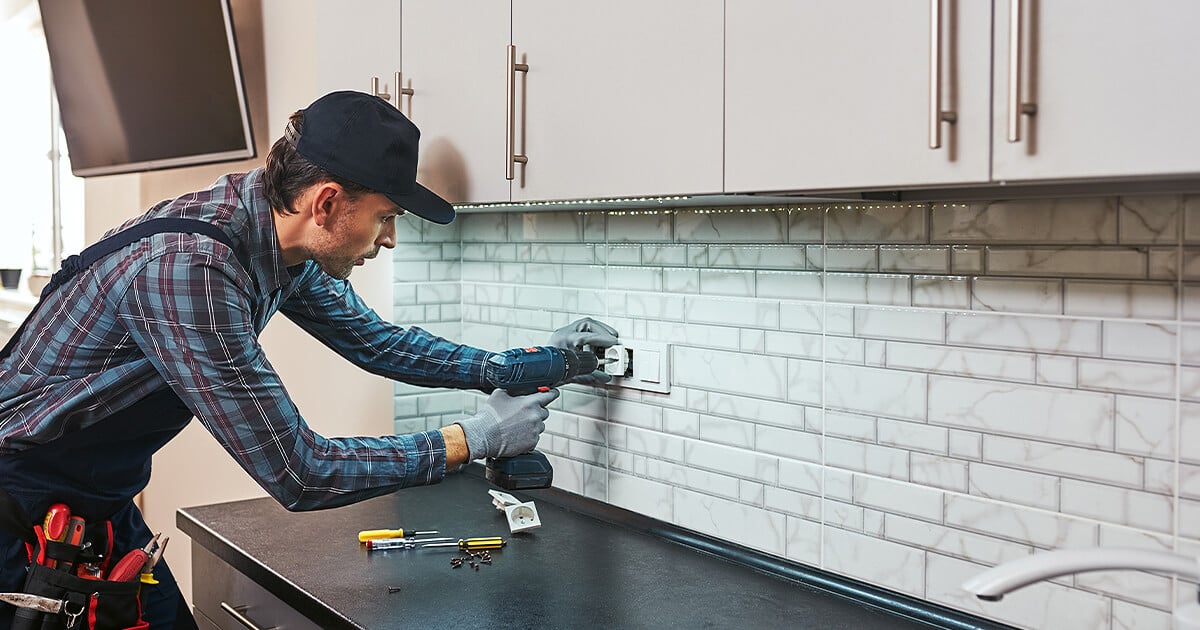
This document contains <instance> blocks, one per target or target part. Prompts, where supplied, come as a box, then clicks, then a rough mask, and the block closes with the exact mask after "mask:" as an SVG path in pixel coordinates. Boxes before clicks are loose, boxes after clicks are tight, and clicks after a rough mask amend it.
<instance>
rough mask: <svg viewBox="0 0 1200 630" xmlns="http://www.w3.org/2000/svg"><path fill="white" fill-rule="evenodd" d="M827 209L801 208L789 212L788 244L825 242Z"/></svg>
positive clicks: (817, 207)
mask: <svg viewBox="0 0 1200 630" xmlns="http://www.w3.org/2000/svg"><path fill="white" fill-rule="evenodd" d="M824 225H825V208H824V207H823V206H800V207H798V208H792V209H791V210H789V211H788V242H790V243H820V242H822V241H824V240H825V237H824V234H825V232H824Z"/></svg>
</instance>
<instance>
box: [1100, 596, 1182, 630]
mask: <svg viewBox="0 0 1200 630" xmlns="http://www.w3.org/2000/svg"><path fill="white" fill-rule="evenodd" d="M1171 626H1172V624H1171V613H1169V612H1165V611H1162V610H1154V609H1153V608H1147V607H1145V606H1138V605H1137V604H1131V603H1129V602H1124V601H1121V600H1119V599H1114V600H1112V630H1171Z"/></svg>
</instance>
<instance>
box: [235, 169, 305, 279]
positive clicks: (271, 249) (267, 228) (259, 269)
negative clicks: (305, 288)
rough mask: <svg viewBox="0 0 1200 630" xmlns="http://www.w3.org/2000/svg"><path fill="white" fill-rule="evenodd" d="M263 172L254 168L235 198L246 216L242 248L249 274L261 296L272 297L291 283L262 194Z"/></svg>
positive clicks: (273, 221)
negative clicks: (244, 242) (248, 229)
mask: <svg viewBox="0 0 1200 630" xmlns="http://www.w3.org/2000/svg"><path fill="white" fill-rule="evenodd" d="M263 171H264V169H263V168H256V169H254V170H252V171H250V172H249V173H246V177H245V178H244V179H243V180H242V182H241V184H240V185H239V186H238V196H239V197H241V199H242V203H243V204H245V207H246V210H247V211H248V212H249V214H250V231H249V234H248V239H247V242H246V244H245V247H246V250H247V251H246V253H247V254H248V255H249V257H250V261H251V262H250V266H251V270H250V273H251V275H252V276H253V277H254V281H255V284H257V285H258V287H259V290H260V291H262V292H263V293H273V292H274V291H276V290H278V289H281V288H283V287H285V286H287V285H289V284H291V282H292V275H291V274H289V273H288V269H287V264H285V263H284V261H283V250H282V249H281V248H280V247H279V236H278V234H276V232H275V214H274V211H273V210H271V204H270V203H268V202H267V198H266V196H265V195H264V193H263Z"/></svg>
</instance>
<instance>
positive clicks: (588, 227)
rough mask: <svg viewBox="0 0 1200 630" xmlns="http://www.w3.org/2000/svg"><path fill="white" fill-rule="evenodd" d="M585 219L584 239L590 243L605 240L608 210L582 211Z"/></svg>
mask: <svg viewBox="0 0 1200 630" xmlns="http://www.w3.org/2000/svg"><path fill="white" fill-rule="evenodd" d="M579 215H580V217H581V219H582V221H583V240H584V241H585V242H588V243H599V242H603V241H604V240H605V239H606V238H607V225H608V220H607V218H608V213H607V212H580V213H579Z"/></svg>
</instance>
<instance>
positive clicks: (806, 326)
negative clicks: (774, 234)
mask: <svg viewBox="0 0 1200 630" xmlns="http://www.w3.org/2000/svg"><path fill="white" fill-rule="evenodd" d="M822 321H824V307H823V306H822V305H820V304H803V303H796V302H782V303H781V304H780V305H779V327H780V328H781V329H783V330H798V331H804V332H815V333H819V332H821V331H822V330H823V329H824V326H822V324H821V322H822ZM1198 337H1200V336H1198ZM1198 354H1200V353H1198Z"/></svg>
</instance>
